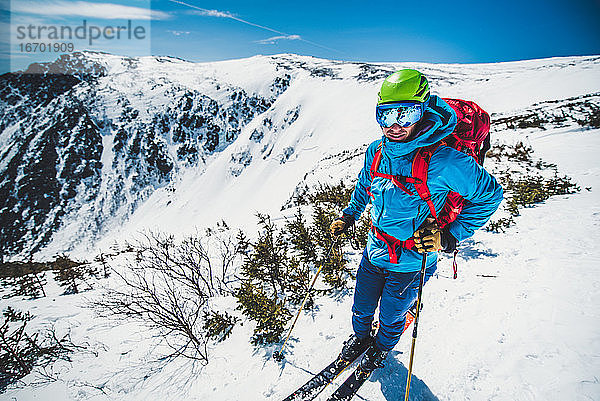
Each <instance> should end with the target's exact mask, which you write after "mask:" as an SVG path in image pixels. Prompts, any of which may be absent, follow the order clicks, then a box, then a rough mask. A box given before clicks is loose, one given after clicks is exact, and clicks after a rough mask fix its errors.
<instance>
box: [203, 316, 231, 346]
mask: <svg viewBox="0 0 600 401" xmlns="http://www.w3.org/2000/svg"><path fill="white" fill-rule="evenodd" d="M238 321H239V319H238V318H237V317H235V316H231V315H230V314H229V313H227V312H223V313H219V312H216V311H210V312H205V313H204V325H203V328H204V330H206V337H208V338H211V339H213V340H217V342H221V341H223V340H226V339H227V337H229V335H230V334H231V331H232V330H233V327H234V326H235V325H236V323H237V322H238Z"/></svg>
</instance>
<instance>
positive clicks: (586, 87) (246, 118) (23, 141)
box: [0, 53, 600, 401]
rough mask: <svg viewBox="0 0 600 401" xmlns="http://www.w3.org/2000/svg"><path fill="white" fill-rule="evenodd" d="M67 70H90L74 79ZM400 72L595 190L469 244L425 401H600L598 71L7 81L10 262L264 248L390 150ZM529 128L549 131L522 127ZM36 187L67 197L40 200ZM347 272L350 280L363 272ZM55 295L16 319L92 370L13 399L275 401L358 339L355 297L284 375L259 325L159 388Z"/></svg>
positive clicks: (389, 395) (116, 334) (424, 359)
mask: <svg viewBox="0 0 600 401" xmlns="http://www.w3.org/2000/svg"><path fill="white" fill-rule="evenodd" d="M73 66H77V68H78V71H82V70H83V71H84V72H85V73H79V74H78V75H76V76H75V75H69V74H70V73H71V72H72V71H73V70H72V68H75V67H73ZM84 67H85V68H84ZM403 67H412V68H418V69H420V70H421V71H422V72H424V73H425V74H426V75H427V76H428V77H429V78H430V85H431V87H432V89H433V91H434V93H437V94H439V95H441V96H444V97H446V96H447V97H460V98H466V99H471V100H474V101H476V102H477V103H478V104H480V105H481V106H482V107H483V108H484V109H486V110H488V111H489V112H490V113H491V114H492V119H493V121H495V122H496V123H495V125H493V130H492V131H493V133H492V135H493V142H495V143H496V144H502V143H504V144H513V143H515V142H517V141H524V142H526V143H528V144H529V145H531V146H532V147H533V149H534V150H535V152H536V156H537V157H541V158H543V159H544V160H545V161H547V162H551V163H555V164H556V165H557V168H558V170H559V172H560V173H562V174H568V175H569V176H571V177H572V178H573V179H574V180H575V182H576V183H577V184H578V185H579V186H580V187H581V188H582V191H581V192H580V193H578V194H574V195H569V196H561V197H555V198H552V199H550V200H548V201H547V202H545V203H544V204H541V205H538V206H536V207H534V208H528V209H524V210H522V215H521V216H519V217H518V218H515V222H516V223H515V225H513V226H512V227H511V228H509V229H508V230H507V232H506V233H504V234H493V233H490V232H485V231H480V232H477V233H476V235H475V236H474V237H473V238H472V239H470V240H469V241H467V242H466V243H465V244H463V247H462V249H463V251H462V253H461V256H460V257H459V266H460V272H459V278H458V280H451V279H449V278H448V277H446V276H448V275H449V273H448V271H449V263H450V262H449V261H448V260H447V259H445V260H442V261H441V262H440V268H439V275H438V276H437V277H436V278H434V279H432V280H431V282H430V283H429V284H428V285H427V287H426V290H425V300H424V303H425V308H424V311H423V315H422V320H421V325H420V331H419V339H418V343H417V354H416V362H415V368H414V374H415V375H416V377H415V378H413V386H414V387H413V392H412V394H413V397H412V398H411V399H413V400H565V399H569V400H588V399H592V400H594V399H600V382H599V381H598V373H597V372H600V360H599V359H598V355H600V325H599V322H600V316H599V313H598V312H597V307H596V305H598V304H599V303H600V292H599V291H598V289H599V288H600V258H599V257H598V256H597V255H596V254H595V253H594V249H595V247H597V245H598V244H599V243H600V229H599V227H600V218H599V216H600V210H599V209H598V201H599V198H598V195H597V193H598V188H600V187H599V185H600V168H599V166H598V162H597V159H598V158H597V156H596V154H597V151H598V149H600V130H598V129H588V128H582V127H581V125H580V123H579V122H578V121H581V120H582V119H583V120H585V119H586V118H588V117H589V115H591V114H592V112H593V110H597V108H598V107H599V104H600V98H599V97H600V96H599V93H600V57H597V56H594V57H567V58H554V59H544V60H531V61H520V62H510V63H496V64H479V65H441V64H435V65H434V64H419V63H396V64H380V63H351V62H338V61H330V60H321V59H315V58H311V57H304V56H297V55H277V56H268V57H266V56H257V57H252V58H249V59H244V60H233V61H227V62H219V63H203V64H196V63H189V62H185V61H182V60H177V59H170V58H169V59H167V58H141V59H129V58H124V57H117V56H111V55H105V54H96V53H83V54H75V55H72V56H69V57H66V58H64V59H61V60H59V62H57V63H55V64H54V65H50V66H40V67H38V66H34V67H32V68H41V69H44V68H54V69H58V72H61V73H65V74H67V75H53V76H52V75H46V76H45V77H49V78H51V77H54V78H53V79H54V80H50V81H48V80H46V81H44V80H40V81H39V82H38V81H36V82H33V83H32V82H29V81H28V82H24V80H26V79H33V78H31V77H30V78H27V76H3V77H2V79H4V80H5V82H8V83H9V85H7V86H6V87H5V89H4V90H5V91H4V92H2V93H3V95H2V102H3V103H2V105H1V106H2V107H1V108H0V109H1V113H0V118H1V120H0V121H1V122H2V125H1V126H0V127H1V128H2V133H0V145H1V148H0V152H1V159H0V173H1V174H2V180H3V181H2V184H1V185H0V201H2V202H5V203H2V204H0V213H4V214H2V219H3V220H2V221H3V224H2V230H3V231H2V235H3V237H2V241H3V247H5V248H4V249H5V250H4V252H7V253H9V251H11V252H12V251H14V252H21V251H22V250H25V251H27V250H29V249H32V248H34V249H37V248H36V245H40V246H41V245H43V244H45V243H48V245H47V247H46V248H42V251H41V253H40V256H43V255H53V254H54V253H56V252H59V251H64V250H72V251H74V254H75V255H76V256H83V257H85V258H88V259H90V258H91V257H92V256H93V255H94V253H95V252H96V251H97V250H98V249H106V247H108V246H109V245H110V244H111V243H112V241H114V240H115V239H122V238H131V237H132V236H135V235H136V233H137V232H138V231H139V230H141V229H144V228H148V227H157V228H159V229H161V230H163V231H167V232H173V233H177V234H180V233H183V232H186V231H192V230H194V228H195V227H203V226H208V225H211V224H212V223H214V222H215V221H217V220H220V219H223V218H224V219H226V220H227V221H228V222H229V223H232V224H234V225H237V226H240V227H244V228H245V229H247V230H248V231H253V226H254V222H255V218H254V212H255V211H262V212H268V213H271V214H273V215H274V216H275V217H278V216H280V215H281V211H280V210H281V207H282V206H283V205H284V204H289V200H290V197H291V196H292V194H293V193H294V192H298V191H303V189H304V188H305V187H306V186H311V185H313V184H315V183H317V182H319V181H321V182H324V181H326V182H337V181H339V179H344V180H347V181H349V180H352V179H354V177H355V176H356V174H357V172H358V169H359V168H360V166H361V164H362V154H361V150H363V149H364V148H365V146H366V145H367V144H368V143H370V142H371V141H372V140H375V139H377V138H378V137H379V135H380V131H379V128H378V127H377V125H376V123H375V121H374V118H373V104H374V102H375V98H376V92H377V88H378V86H379V85H380V82H381V80H382V79H383V78H384V77H385V76H386V75H387V74H389V73H391V72H393V71H394V70H396V69H398V68H403ZM53 72H57V70H54V71H53ZM49 83H51V85H50V84H49ZM533 115H535V116H538V117H539V118H540V122H537V123H536V124H537V127H535V126H534V127H526V126H530V125H531V124H522V125H519V124H520V122H522V121H530V119H531V118H532V117H531V116H533ZM520 126H522V127H524V128H519V127H520ZM59 128H60V129H61V130H60V131H57V129H59ZM53 149H54V150H53ZM46 154H48V155H50V156H48V157H50V159H44V157H45V156H44V155H46ZM36 160H45V163H37V164H36V163H35V161H36ZM48 160H51V161H52V163H48ZM486 164H487V168H489V169H490V170H492V171H494V172H501V171H504V170H505V169H507V168H511V167H515V166H511V165H510V164H509V163H508V162H506V161H502V162H497V161H494V160H490V161H489V162H486ZM33 167H36V168H33ZM516 167H518V166H516ZM521 168H523V167H522V166H521ZM63 172H64V174H63ZM36 176H41V177H46V179H45V180H41V181H40V182H41V183H46V184H49V185H50V184H51V185H52V188H51V189H52V191H53V192H50V193H51V194H54V195H52V196H45V197H44V196H41V194H43V193H45V192H44V190H45V189H44V187H42V186H40V185H41V184H37V183H34V184H35V185H34V184H31V185H30V186H27V185H25V184H27V183H30V182H31V177H36ZM586 188H588V189H586ZM2 191H4V192H2ZM70 191H73V196H68V195H66V194H69V193H70ZM43 198H48V199H50V200H49V201H47V202H46V203H44V202H42V199H43ZM42 206H44V207H42ZM36 207H37V209H35V208H36ZM7 211H10V213H9V214H7ZM35 216H40V217H35ZM5 219H12V220H5ZM5 222H6V223H5ZM9 223H10V225H8V224H9ZM36 230H37V231H36ZM46 233H47V236H46V237H45V239H44V241H41V240H40V239H39V236H40V235H42V234H43V235H46ZM24 235H25V237H24V240H23V241H20V238H21V237H22V236H24ZM27 235H29V237H27ZM350 257H351V258H352V260H353V263H356V262H357V261H358V258H359V254H357V253H356V254H351V255H350ZM49 292H50V293H51V294H52V295H50V297H48V298H43V299H39V300H34V301H18V300H14V299H13V300H10V304H11V305H13V306H16V307H20V308H22V309H25V310H31V311H32V312H33V313H34V315H36V316H37V318H36V320H34V321H33V323H35V324H36V325H43V324H50V323H55V324H57V325H58V326H60V327H62V328H64V327H70V328H71V330H72V337H73V340H74V342H76V343H83V342H85V343H88V344H90V348H91V349H92V350H93V351H95V352H96V354H95V355H94V354H85V355H77V356H76V357H75V359H74V360H73V362H72V363H71V364H68V365H67V364H65V365H64V366H61V367H59V368H57V369H59V371H58V372H57V377H59V378H60V380H58V381H57V382H54V383H52V384H50V385H49V386H46V387H43V388H37V389H36V388H27V389H23V390H12V391H10V392H8V393H6V394H4V395H2V396H0V398H5V399H7V400H8V399H12V397H15V398H17V399H19V400H29V399H48V400H49V399H56V400H58V399H99V400H100V399H119V400H142V399H143V400H146V399H166V400H223V401H225V400H279V399H283V398H284V397H285V396H287V395H288V394H289V393H290V392H291V391H292V390H294V389H295V388H296V387H297V386H298V385H300V384H301V383H303V382H304V381H305V380H306V379H307V378H308V377H309V376H310V374H311V373H315V372H316V371H318V370H319V369H321V368H322V367H323V366H324V365H326V364H327V363H328V362H330V360H331V359H332V358H333V357H334V356H335V355H336V354H337V352H338V351H339V348H340V346H341V342H342V341H343V340H344V339H345V338H346V337H347V335H348V333H350V331H351V328H350V313H351V312H350V308H351V304H352V296H351V294H347V295H346V296H340V297H337V298H335V299H329V298H321V299H320V300H319V304H318V308H317V309H316V312H312V313H307V314H304V315H303V316H302V317H301V319H300V321H299V323H298V326H297V328H296V330H295V332H294V336H293V342H292V347H291V349H290V352H289V354H288V357H287V362H286V363H284V364H277V363H275V362H273V361H272V360H271V359H269V357H270V355H271V353H272V351H273V348H272V347H265V348H258V349H256V348H254V347H252V346H251V345H250V344H249V343H248V338H249V337H250V335H251V325H244V326H237V327H236V328H235V329H234V331H233V333H232V335H231V337H230V338H229V339H228V340H226V341H225V342H223V343H221V344H219V345H217V346H216V347H214V349H211V362H210V363H209V364H208V365H207V366H206V367H204V368H202V369H197V367H194V366H192V365H191V364H190V363H189V362H187V361H176V362H174V363H172V364H170V365H168V366H166V367H164V368H163V369H162V370H160V371H152V369H154V366H153V365H150V364H145V357H146V352H147V349H148V347H149V344H151V343H152V339H151V338H148V334H147V333H145V332H144V331H143V328H140V327H138V326H136V325H134V324H122V325H119V326H117V327H114V326H110V325H107V324H106V322H105V321H104V320H102V319H97V318H94V317H93V316H92V314H91V312H90V311H89V310H86V309H85V308H83V305H84V304H85V301H84V299H83V298H82V297H81V296H77V295H74V296H61V297H58V296H55V295H57V294H58V293H59V291H58V290H57V289H55V290H54V291H52V290H49ZM88 294H90V295H91V296H94V295H95V294H94V293H88ZM222 301H223V303H224V305H226V306H227V308H229V309H232V308H233V307H232V305H231V300H222ZM3 302H5V301H3ZM3 307H4V304H3ZM408 349H409V338H408V337H406V338H404V339H402V340H401V342H400V343H399V344H398V346H397V347H396V348H395V350H394V351H393V353H392V356H391V357H390V358H388V365H387V366H386V367H385V368H384V369H381V370H380V371H378V372H377V373H375V374H374V376H373V377H372V378H371V379H370V381H369V382H368V383H366V384H365V386H364V388H363V389H361V391H360V392H359V396H360V397H362V399H367V400H373V401H375V400H388V401H391V400H397V399H402V398H403V394H404V383H405V380H406V367H405V366H406V365H407V358H408ZM183 372H185V373H183ZM99 388H101V389H102V391H100V390H98V389H99ZM325 398H326V397H322V399H325ZM358 399H360V398H358Z"/></svg>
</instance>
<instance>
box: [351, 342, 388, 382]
mask: <svg viewBox="0 0 600 401" xmlns="http://www.w3.org/2000/svg"><path fill="white" fill-rule="evenodd" d="M388 353H389V351H382V350H380V349H379V348H378V347H377V345H376V344H373V345H371V346H370V347H369V349H368V350H367V352H365V354H364V355H363V357H362V359H361V360H360V364H359V365H358V369H356V375H357V376H364V377H365V378H367V377H369V376H370V375H371V373H373V371H374V370H375V369H377V368H381V367H383V366H384V363H383V361H384V360H385V358H386V357H387V355H388Z"/></svg>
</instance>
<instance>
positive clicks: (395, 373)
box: [357, 351, 439, 401]
mask: <svg viewBox="0 0 600 401" xmlns="http://www.w3.org/2000/svg"><path fill="white" fill-rule="evenodd" d="M399 354H401V352H398V351H392V352H391V355H390V356H389V357H388V358H387V359H386V361H385V367H384V368H381V369H377V370H375V371H374V372H373V376H371V378H370V380H371V381H378V382H379V383H381V393H382V394H383V396H384V398H385V399H386V400H387V401H392V400H393V401H397V400H403V399H404V393H405V391H406V377H407V376H408V369H407V368H406V367H405V366H404V365H403V364H401V363H400V362H398V360H396V356H397V355H399ZM359 397H360V394H358V395H357V398H359ZM363 399H364V398H363ZM409 400H410V401H439V398H438V397H436V396H435V395H434V394H433V393H432V392H431V390H430V389H429V387H427V384H425V382H423V381H422V380H421V379H419V378H418V377H416V376H415V375H412V379H411V381H410V397H409Z"/></svg>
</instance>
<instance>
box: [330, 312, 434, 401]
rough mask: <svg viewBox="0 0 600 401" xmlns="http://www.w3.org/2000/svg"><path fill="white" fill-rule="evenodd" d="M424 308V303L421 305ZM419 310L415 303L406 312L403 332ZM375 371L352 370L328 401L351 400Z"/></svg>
mask: <svg viewBox="0 0 600 401" xmlns="http://www.w3.org/2000/svg"><path fill="white" fill-rule="evenodd" d="M421 309H422V305H421ZM416 311H417V306H416V304H415V305H413V306H412V307H411V308H410V309H409V311H408V313H407V314H406V322H405V323H404V328H403V329H402V333H404V332H405V331H406V329H408V326H410V325H411V323H412V322H413V321H414V320H415V315H416ZM371 373H373V371H364V370H362V369H361V367H360V365H359V366H358V367H357V368H356V369H355V370H354V372H352V374H351V375H350V376H348V378H347V379H346V380H345V381H344V383H342V384H341V385H340V387H339V388H338V389H337V390H335V392H334V393H333V394H331V396H329V398H327V401H349V400H351V399H352V397H354V395H355V394H356V393H357V392H358V389H359V388H360V386H362V385H363V383H364V382H366V381H367V379H368V378H369V376H371Z"/></svg>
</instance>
